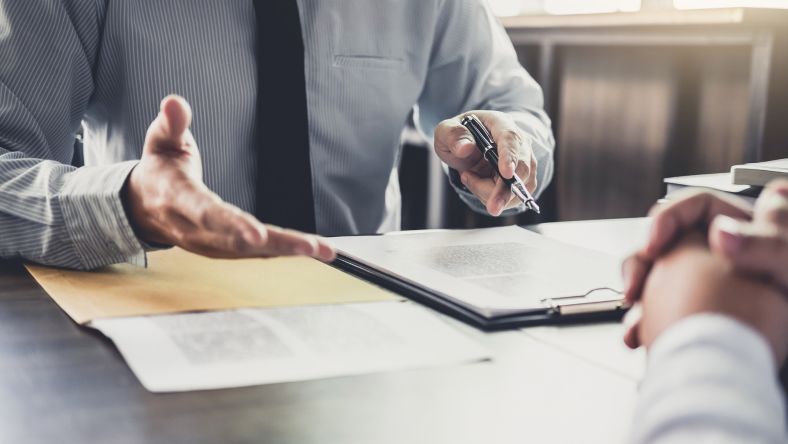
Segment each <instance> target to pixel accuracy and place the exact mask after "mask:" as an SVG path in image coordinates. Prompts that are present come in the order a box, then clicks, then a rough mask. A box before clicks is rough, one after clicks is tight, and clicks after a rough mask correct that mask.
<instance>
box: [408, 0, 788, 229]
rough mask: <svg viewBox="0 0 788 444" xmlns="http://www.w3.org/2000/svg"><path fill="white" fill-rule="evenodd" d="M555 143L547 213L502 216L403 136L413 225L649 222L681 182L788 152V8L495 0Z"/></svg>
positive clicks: (690, 0) (777, 2)
mask: <svg viewBox="0 0 788 444" xmlns="http://www.w3.org/2000/svg"><path fill="white" fill-rule="evenodd" d="M490 3H491V5H492V7H493V8H494V10H495V12H496V13H497V14H498V15H499V16H500V17H501V21H502V23H503V24H504V26H505V27H506V29H507V31H508V33H509V35H510V37H511V38H512V41H513V43H514V45H515V48H516V49H517V52H518V55H519V58H520V62H521V63H522V64H523V66H524V67H525V68H526V69H527V70H528V71H529V72H530V73H531V75H533V76H534V77H535V78H536V80H537V81H539V83H540V84H541V85H542V87H543V89H544V91H545V102H546V103H545V106H546V109H547V111H548V113H549V114H550V116H551V118H552V119H553V130H554V132H555V135H556V140H557V147H556V153H555V160H556V170H555V172H556V174H555V177H554V179H553V183H552V184H551V185H550V187H549V189H548V190H547V191H546V192H545V193H544V194H543V196H542V197H541V198H540V204H541V206H542V208H543V209H544V210H545V211H544V213H543V215H542V216H540V217H536V216H535V215H531V214H528V215H522V216H519V217H514V218H503V219H500V218H499V219H494V218H490V217H485V216H480V215H476V214H473V213H471V212H470V211H468V210H467V209H466V208H465V207H464V205H463V204H462V203H460V202H459V200H458V199H457V198H456V197H455V196H454V195H453V192H452V191H451V190H450V189H449V187H448V185H447V184H446V179H445V178H444V177H443V175H442V172H441V171H440V165H439V164H438V162H437V161H436V160H435V158H434V155H432V153H431V150H430V149H426V148H428V147H427V146H426V145H425V144H426V142H425V141H424V140H422V139H421V138H420V136H419V135H418V134H417V133H415V132H414V131H412V130H410V131H406V132H405V134H404V135H403V143H404V148H403V149H404V151H403V163H402V165H401V167H400V180H401V184H402V190H403V201H404V208H403V228H411V229H414V228H424V227H430V228H433V227H454V228H457V227H475V226H490V225H500V224H510V223H521V224H523V223H536V222H543V221H555V220H577V219H597V218H616V217H631V216H642V215H645V214H646V212H647V210H648V208H649V207H650V206H651V205H652V204H653V203H654V202H655V201H656V200H657V199H658V198H660V197H662V195H664V192H665V189H664V185H663V184H662V179H663V178H664V177H669V176H677V175H685V174H698V173H709V172H724V171H727V170H728V169H729V168H730V166H731V165H733V164H737V163H742V162H750V161H759V160H771V159H777V158H783V157H788V0H761V1H756V0H753V1H734V0H719V1H718V0H667V1H666V0H642V1H640V0H576V1H575V0H563V1H562V0H491V2H490Z"/></svg>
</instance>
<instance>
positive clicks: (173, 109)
mask: <svg viewBox="0 0 788 444" xmlns="http://www.w3.org/2000/svg"><path fill="white" fill-rule="evenodd" d="M191 122H192V109H191V107H190V106H189V103H188V102H187V101H186V99H184V98H183V97H181V96H178V95H174V94H172V95H169V96H167V97H165V98H164V99H163V100H162V101H161V104H160V106H159V115H158V116H156V120H154V121H153V123H152V124H151V126H150V128H149V129H148V137H147V139H148V140H147V143H146V144H145V145H146V147H147V148H148V149H156V150H166V149H181V148H183V144H184V142H185V141H187V139H188V131H189V126H190V125H191Z"/></svg>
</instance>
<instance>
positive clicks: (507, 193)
mask: <svg viewBox="0 0 788 444" xmlns="http://www.w3.org/2000/svg"><path fill="white" fill-rule="evenodd" d="M471 114H473V115H474V116H475V117H476V119H477V122H479V123H480V126H481V128H483V129H484V131H485V132H486V137H487V140H482V147H480V146H478V145H477V143H476V142H477V140H476V136H474V135H473V134H472V132H471V131H470V130H469V128H468V127H467V126H464V125H463V123H462V120H463V118H464V117H467V116H469V115H471ZM466 123H467V122H466ZM485 142H490V143H489V145H493V146H495V149H494V150H492V151H489V150H488V152H489V154H488V156H487V158H485V156H484V155H483V152H484V149H483V146H484V143H485ZM435 151H436V154H437V155H438V157H440V159H441V160H443V162H445V163H446V164H447V165H448V166H449V167H450V168H452V169H454V170H456V172H457V174H458V175H459V178H460V180H461V181H462V183H463V185H465V187H466V188H468V190H470V191H471V192H472V193H473V194H474V195H476V196H477V197H478V198H479V200H481V202H482V203H483V204H484V205H485V207H486V209H487V212H489V213H490V214H491V215H493V216H498V215H500V214H501V212H502V211H503V210H506V209H508V208H515V207H517V206H520V205H522V204H523V202H531V203H530V204H526V205H529V206H530V208H531V209H532V210H534V211H536V210H537V208H538V207H537V206H536V205H535V202H533V199H532V198H529V197H528V196H530V193H532V192H533V191H534V190H535V189H536V170H537V162H536V159H535V157H534V156H533V153H532V151H531V146H530V143H529V140H528V138H527V137H526V136H525V134H524V133H523V132H522V130H521V129H520V128H519V127H518V126H517V124H516V123H515V122H514V120H513V118H512V117H511V116H509V115H508V114H506V113H501V112H497V111H473V112H472V113H470V112H469V113H465V114H463V115H461V116H458V117H455V118H452V119H448V120H445V121H443V122H441V123H440V124H439V125H438V126H437V128H436V129H435ZM493 153H494V154H495V156H497V161H496V160H495V157H494V156H492V154H493ZM515 177H516V178H517V179H515ZM513 181H516V182H519V184H520V185H519V186H518V187H515V188H514V189H515V191H513V187H512V182H513ZM523 190H525V193H524V192H523ZM515 192H518V194H520V195H521V196H523V197H525V199H524V200H521V199H520V198H518V197H517V195H516V194H515Z"/></svg>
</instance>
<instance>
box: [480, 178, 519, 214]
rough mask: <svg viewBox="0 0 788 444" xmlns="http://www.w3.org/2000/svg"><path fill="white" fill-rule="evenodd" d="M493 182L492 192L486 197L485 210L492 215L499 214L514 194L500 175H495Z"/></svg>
mask: <svg viewBox="0 0 788 444" xmlns="http://www.w3.org/2000/svg"><path fill="white" fill-rule="evenodd" d="M494 182H495V186H494V187H493V190H492V193H491V194H490V196H489V197H488V198H487V204H486V206H487V212H488V213H490V214H491V215H492V216H500V215H501V213H502V212H503V210H505V209H506V207H508V206H509V203H510V202H511V201H512V199H514V198H515V196H514V194H513V193H512V188H511V187H510V186H509V185H507V184H506V182H504V181H503V180H501V178H500V177H496V178H495V179H494Z"/></svg>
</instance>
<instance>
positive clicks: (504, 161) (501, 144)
mask: <svg viewBox="0 0 788 444" xmlns="http://www.w3.org/2000/svg"><path fill="white" fill-rule="evenodd" d="M493 138H495V141H496V143H497V144H498V171H500V172H501V176H503V177H505V178H507V179H511V178H512V177H514V174H515V170H516V169H517V166H518V165H519V164H520V162H521V161H522V162H523V163H524V165H530V163H531V159H530V152H531V150H530V147H527V148H526V147H525V139H524V138H523V136H522V134H521V133H520V130H518V129H515V128H507V129H504V130H499V131H498V132H497V134H493ZM520 178H521V179H523V180H528V177H527V176H523V177H520Z"/></svg>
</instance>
